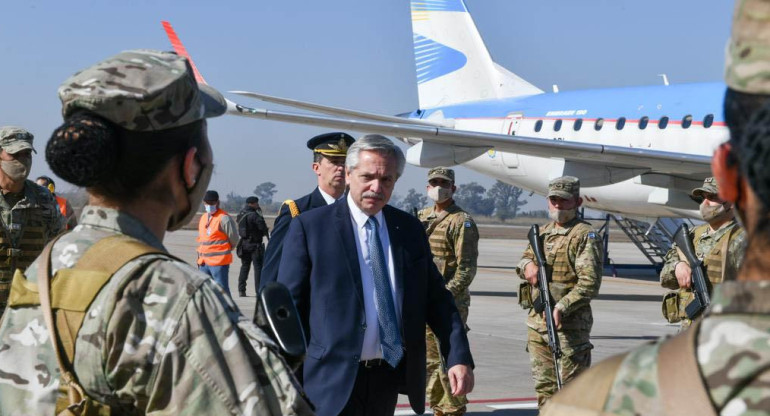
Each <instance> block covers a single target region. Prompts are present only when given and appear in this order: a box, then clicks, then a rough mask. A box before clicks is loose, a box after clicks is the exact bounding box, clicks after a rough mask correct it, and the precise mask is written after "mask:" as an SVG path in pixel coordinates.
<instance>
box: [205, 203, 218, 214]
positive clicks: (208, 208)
mask: <svg viewBox="0 0 770 416" xmlns="http://www.w3.org/2000/svg"><path fill="white" fill-rule="evenodd" d="M203 206H204V207H205V208H206V212H208V213H209V214H213V213H214V211H216V210H217V206H216V205H209V204H203Z"/></svg>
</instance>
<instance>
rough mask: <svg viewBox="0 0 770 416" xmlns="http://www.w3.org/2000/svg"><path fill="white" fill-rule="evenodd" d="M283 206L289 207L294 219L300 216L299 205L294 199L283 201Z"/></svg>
mask: <svg viewBox="0 0 770 416" xmlns="http://www.w3.org/2000/svg"><path fill="white" fill-rule="evenodd" d="M283 205H286V206H287V207H289V213H290V214H291V217H292V218H294V217H296V216H298V215H299V207H297V203H296V202H294V200H293V199H287V200H285V201H283ZM279 212H280V210H279Z"/></svg>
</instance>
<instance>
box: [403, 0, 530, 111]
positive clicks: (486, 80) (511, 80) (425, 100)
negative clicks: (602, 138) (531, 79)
mask: <svg viewBox="0 0 770 416" xmlns="http://www.w3.org/2000/svg"><path fill="white" fill-rule="evenodd" d="M411 4H412V34H413V38H414V58H415V64H416V69H417V89H418V95H419V101H420V108H421V109H425V108H431V107H437V106H442V105H449V104H455V103H461V102H468V101H478V100H485V99H494V98H505V97H517V96H522V95H533V94H540V93H542V92H543V91H542V90H540V89H539V88H537V87H535V86H534V85H532V84H530V83H528V82H527V81H524V80H523V79H521V78H520V77H518V76H517V75H515V74H513V73H511V72H509V71H508V70H506V69H505V68H503V67H501V66H499V65H498V64H496V63H495V62H493V61H492V58H491V57H490V55H489V51H487V48H486V46H485V45H484V41H483V40H482V39H481V35H480V34H479V31H478V30H477V29H476V25H475V24H474V23H473V19H472V18H471V16H470V13H468V8H467V7H466V6H465V2H464V1H463V0H411Z"/></svg>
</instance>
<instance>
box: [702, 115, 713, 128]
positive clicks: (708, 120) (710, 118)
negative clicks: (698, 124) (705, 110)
mask: <svg viewBox="0 0 770 416" xmlns="http://www.w3.org/2000/svg"><path fill="white" fill-rule="evenodd" d="M712 124H714V115H713V114H708V115H706V117H705V118H704V119H703V127H704V128H709V127H711V125H712Z"/></svg>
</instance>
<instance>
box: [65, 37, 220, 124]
mask: <svg viewBox="0 0 770 416" xmlns="http://www.w3.org/2000/svg"><path fill="white" fill-rule="evenodd" d="M59 98H60V99H61V102H62V115H63V116H64V117H65V118H66V117H67V116H69V115H70V114H72V113H73V112H75V111H77V110H78V109H83V110H87V111H90V112H93V113H95V114H97V115H99V116H101V117H103V118H105V119H107V120H109V121H111V122H113V123H115V124H117V125H119V126H121V127H123V128H125V129H127V130H132V131H155V130H166V129H170V128H174V127H179V126H183V125H185V124H189V123H192V122H195V121H198V120H202V119H204V118H208V117H216V116H219V115H222V114H224V113H225V110H226V109H227V106H226V102H225V99H224V97H222V94H220V93H219V92H218V91H216V90H215V89H213V88H211V87H209V86H207V85H198V83H197V82H196V81H195V77H194V76H193V70H192V68H191V67H190V64H189V62H187V59H185V58H183V57H181V56H179V55H177V54H175V53H172V52H161V51H153V50H144V49H142V50H130V51H124V52H121V53H119V54H117V55H115V56H113V57H110V58H107V59H105V60H104V61H101V62H99V63H97V64H95V65H92V66H91V67H89V68H86V69H84V70H82V71H80V72H78V73H76V74H75V75H73V76H71V77H70V78H68V79H67V80H66V81H64V83H63V84H62V85H61V86H60V87H59Z"/></svg>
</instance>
